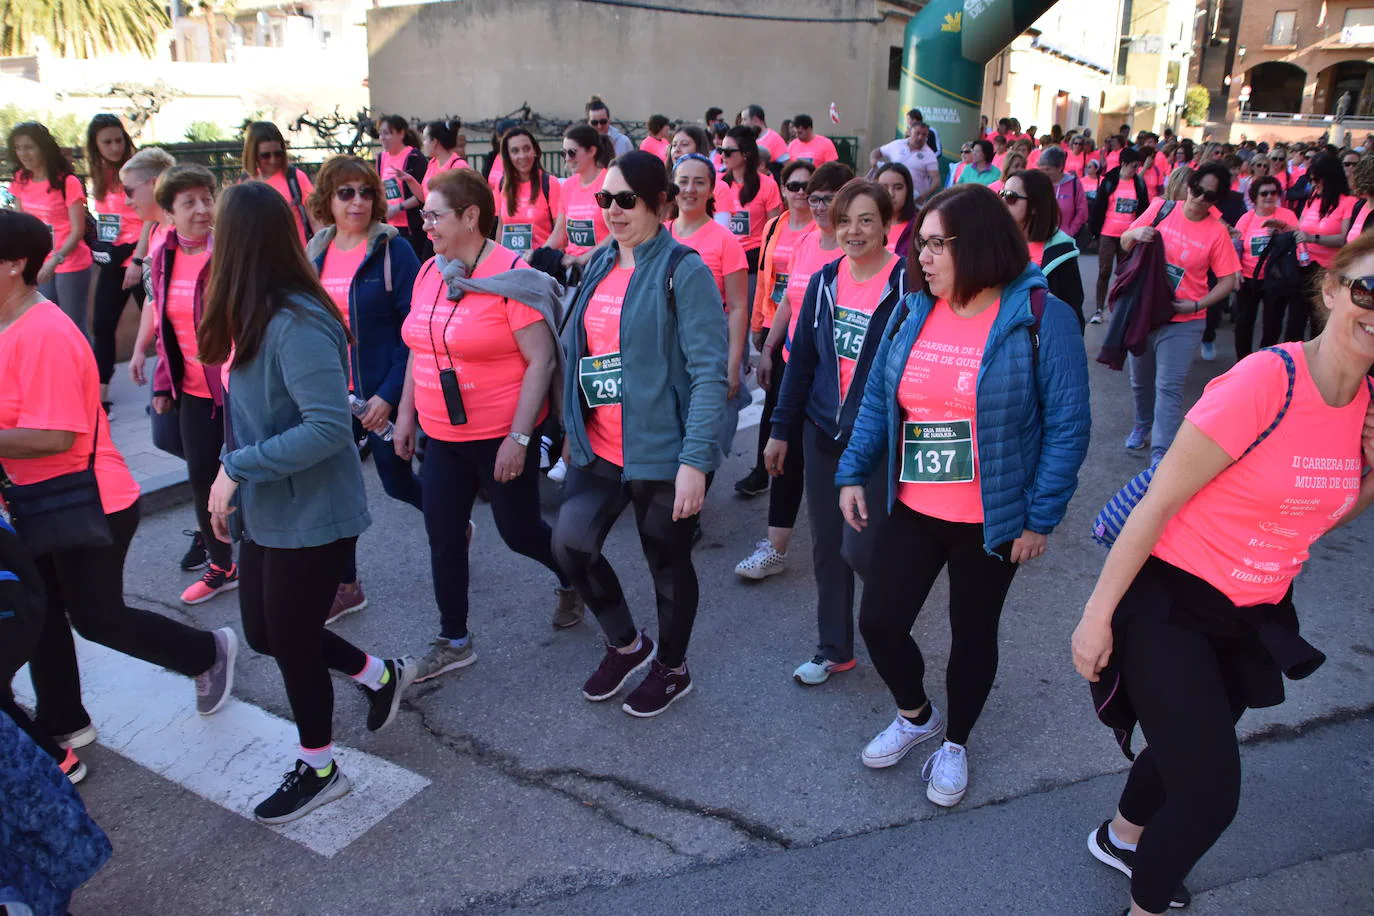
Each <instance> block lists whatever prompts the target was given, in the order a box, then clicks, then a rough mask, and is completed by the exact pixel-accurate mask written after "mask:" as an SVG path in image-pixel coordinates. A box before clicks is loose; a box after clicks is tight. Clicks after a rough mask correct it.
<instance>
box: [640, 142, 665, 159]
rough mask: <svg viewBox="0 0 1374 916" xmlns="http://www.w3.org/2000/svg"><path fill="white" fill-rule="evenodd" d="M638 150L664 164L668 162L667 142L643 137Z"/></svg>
mask: <svg viewBox="0 0 1374 916" xmlns="http://www.w3.org/2000/svg"><path fill="white" fill-rule="evenodd" d="M639 148H640V149H641V150H643V151H644V152H646V153H653V154H654V155H655V156H657V157H658V158H660V159H662V160H663V161H664V162H667V161H668V141H667V140H660V139H659V138H658V137H645V138H644V139H643V140H641V141H639Z"/></svg>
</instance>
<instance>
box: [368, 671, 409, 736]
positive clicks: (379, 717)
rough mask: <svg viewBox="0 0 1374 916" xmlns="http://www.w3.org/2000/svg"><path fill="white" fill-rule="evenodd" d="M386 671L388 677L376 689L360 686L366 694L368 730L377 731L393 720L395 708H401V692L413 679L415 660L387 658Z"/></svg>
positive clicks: (403, 691)
mask: <svg viewBox="0 0 1374 916" xmlns="http://www.w3.org/2000/svg"><path fill="white" fill-rule="evenodd" d="M386 673H387V674H389V675H390V677H388V678H387V681H386V683H385V684H383V685H382V686H381V687H379V688H377V689H376V690H370V689H369V688H367V687H363V688H362V690H363V692H364V693H366V694H367V730H368V731H370V732H379V731H381V730H382V729H384V728H386V727H387V726H388V725H390V724H391V723H392V722H393V721H395V719H396V710H398V709H400V708H401V694H403V693H405V691H406V688H407V687H409V686H410V683H411V681H413V680H415V660H414V659H410V658H388V659H387V660H386Z"/></svg>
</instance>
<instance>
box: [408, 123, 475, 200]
mask: <svg viewBox="0 0 1374 916" xmlns="http://www.w3.org/2000/svg"><path fill="white" fill-rule="evenodd" d="M462 130H463V122H462V121H461V120H459V119H458V118H452V119H448V120H444V121H426V122H425V126H424V128H423V129H422V130H421V131H420V152H421V153H423V154H424V157H425V175H424V177H423V178H421V179H419V180H416V178H415V177H414V176H413V175H411V174H410V173H409V172H406V171H402V172H400V173H399V174H400V178H401V180H402V181H404V182H405V184H406V187H408V188H409V189H410V192H411V193H412V194H417V195H419V197H420V199H421V200H424V199H425V198H426V197H427V196H429V183H430V182H431V181H433V180H434V176H435V175H438V174H439V173H440V172H447V171H448V170H449V169H466V168H469V166H468V161H467V160H466V159H464V158H463V156H462V154H461V153H459V152H458V145H459V143H460V140H459V137H460V136H461V132H462Z"/></svg>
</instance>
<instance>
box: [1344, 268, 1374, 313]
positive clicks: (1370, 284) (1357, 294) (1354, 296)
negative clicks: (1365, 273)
mask: <svg viewBox="0 0 1374 916" xmlns="http://www.w3.org/2000/svg"><path fill="white" fill-rule="evenodd" d="M1340 284H1341V286H1344V287H1345V288H1346V289H1348V290H1350V301H1351V302H1353V303H1355V304H1356V305H1357V306H1359V307H1360V308H1362V309H1364V310H1365V311H1369V312H1374V277H1346V276H1341V277H1340Z"/></svg>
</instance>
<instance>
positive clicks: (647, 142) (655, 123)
mask: <svg viewBox="0 0 1374 916" xmlns="http://www.w3.org/2000/svg"><path fill="white" fill-rule="evenodd" d="M672 123H673V122H671V121H669V120H668V117H667V115H661V114H656V115H649V120H648V122H647V123H646V124H645V126H646V127H647V128H648V129H649V135H648V136H647V137H645V138H644V139H643V140H640V141H639V148H640V149H642V150H644V152H646V153H653V154H654V155H655V156H657V157H658V158H660V159H662V160H663V161H664V162H667V161H668V145H669V141H670V140H671V138H672V129H671V128H672ZM612 151H614V150H612ZM611 158H615V157H614V156H612V157H611ZM669 164H671V163H669Z"/></svg>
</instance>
